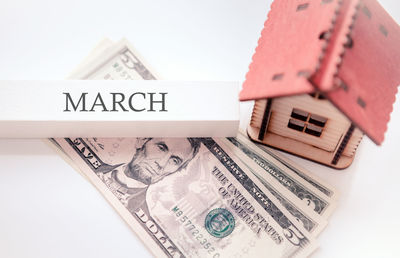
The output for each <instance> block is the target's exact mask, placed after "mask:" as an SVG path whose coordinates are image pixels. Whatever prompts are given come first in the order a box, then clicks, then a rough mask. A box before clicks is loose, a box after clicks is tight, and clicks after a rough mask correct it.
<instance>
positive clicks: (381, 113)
mask: <svg viewBox="0 0 400 258" xmlns="http://www.w3.org/2000/svg"><path fill="white" fill-rule="evenodd" d="M337 10H339V12H337ZM399 83H400V27H399V26H398V25H397V24H396V22H395V21H394V20H393V19H392V18H391V17H390V16H389V15H388V14H387V13H386V12H385V10H384V9H383V8H382V7H381V6H380V5H379V3H378V2H377V1H376V0H364V1H357V0H343V1H339V0H308V1H307V2H304V3H299V1H291V0H275V1H274V2H273V4H272V5H271V11H270V12H269V14H268V19H267V21H266V22H265V26H264V29H263V31H262V34H261V38H260V40H259V42H258V47H257V48H256V52H255V54H254V56H253V61H252V63H251V64H250V69H249V72H248V73H247V76H246V81H245V82H244V84H243V90H242V92H241V93H240V99H241V100H251V99H263V98H271V97H278V96H287V95H294V94H304V93H310V92H313V91H316V90H318V91H321V92H323V93H324V95H325V96H326V97H327V98H328V99H330V100H331V102H332V103H333V104H334V105H335V106H336V107H338V108H339V109H340V110H341V111H342V112H343V113H344V114H345V115H347V116H348V117H349V119H350V120H352V121H353V123H355V124H356V125H357V126H358V127H359V128H360V129H361V130H363V131H364V133H366V134H367V135H368V136H369V137H370V138H371V139H372V140H373V141H374V142H376V143H377V144H380V143H382V141H383V137H384V133H385V131H386V125H387V123H388V121H389V119H390V113H391V111H392V105H393V102H394V100H395V94H396V92H397V85H398V84H399Z"/></svg>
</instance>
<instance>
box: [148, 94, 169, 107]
mask: <svg viewBox="0 0 400 258" xmlns="http://www.w3.org/2000/svg"><path fill="white" fill-rule="evenodd" d="M148 94H149V95H150V109H149V110H148V111H147V112H154V111H156V110H154V104H156V103H159V104H161V106H162V108H161V109H160V110H159V112H166V111H168V110H166V109H165V95H167V94H168V93H167V92H160V93H159V94H160V95H161V100H154V94H155V93H152V92H149V93H148Z"/></svg>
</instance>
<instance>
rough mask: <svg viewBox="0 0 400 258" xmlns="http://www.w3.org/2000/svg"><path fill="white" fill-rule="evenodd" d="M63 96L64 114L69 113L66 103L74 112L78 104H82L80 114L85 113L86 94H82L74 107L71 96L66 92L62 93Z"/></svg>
mask: <svg viewBox="0 0 400 258" xmlns="http://www.w3.org/2000/svg"><path fill="white" fill-rule="evenodd" d="M63 94H65V109H64V112H71V110H69V108H68V102H69V103H71V106H72V108H73V109H74V111H76V110H77V109H78V106H79V104H80V103H81V102H82V109H81V110H80V112H87V110H86V95H87V94H88V93H87V92H84V93H82V95H81V97H80V98H79V101H78V104H76V105H75V103H74V101H73V100H72V98H71V95H70V94H69V93H67V92H63Z"/></svg>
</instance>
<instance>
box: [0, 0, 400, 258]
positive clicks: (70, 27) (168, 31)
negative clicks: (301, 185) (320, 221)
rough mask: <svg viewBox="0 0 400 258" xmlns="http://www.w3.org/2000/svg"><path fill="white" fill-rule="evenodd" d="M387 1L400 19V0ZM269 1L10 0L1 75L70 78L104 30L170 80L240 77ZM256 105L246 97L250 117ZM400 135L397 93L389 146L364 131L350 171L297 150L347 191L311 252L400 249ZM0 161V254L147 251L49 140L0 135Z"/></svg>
mask: <svg viewBox="0 0 400 258" xmlns="http://www.w3.org/2000/svg"><path fill="white" fill-rule="evenodd" d="M380 2H381V4H382V5H384V6H385V8H386V9H387V10H388V11H389V12H390V13H391V14H392V16H393V17H394V18H395V19H396V21H397V22H400V10H399V4H398V3H397V2H398V1H395V0H385V1H384V0H381V1H380ZM269 5H270V1H266V0H252V1H245V0H242V1H237V0H203V1H184V0H181V1H176V0H169V1H166V0H165V1H163V0H157V1H156V0H153V1H133V0H131V1H102V2H100V1H98V0H97V1H75V0H69V1H62V2H61V1H54V0H53V1H44V0H36V1H29V0H26V1H20V0H16V1H15V0H14V1H4V0H2V1H1V2H0V37H1V40H0V79H63V78H65V77H66V75H67V74H68V73H69V72H70V71H71V70H72V69H73V68H74V67H75V65H77V64H78V63H79V62H80V61H81V60H82V59H83V57H85V56H86V55H87V54H88V53H89V51H90V50H91V49H92V48H93V47H94V46H95V45H96V43H97V42H98V41H99V40H100V39H102V38H103V37H110V38H111V39H113V40H118V39H120V38H122V37H126V38H128V39H129V40H130V41H131V42H132V43H133V45H134V46H135V47H136V48H137V50H138V51H139V52H140V54H141V55H142V56H144V57H145V58H146V59H147V61H148V63H150V64H151V65H152V66H153V68H154V69H155V70H156V71H157V72H158V73H159V74H160V75H161V76H162V78H164V79H171V80H172V79H175V80H240V81H242V80H243V79H244V76H245V74H246V72H247V68H248V65H249V63H250V60H251V56H252V54H253V51H254V48H255V47H256V44H257V40H258V37H259V35H260V32H261V29H262V27H263V23H264V20H265V18H266V15H267V10H268V9H269ZM399 47H400V46H399ZM0 94H1V93H0ZM398 98H399V95H398ZM250 108H251V104H249V103H247V104H242V115H241V116H242V126H245V125H246V124H247V120H248V118H249V113H250ZM0 112H1V111H0ZM399 144H400V103H399V101H397V102H396V104H395V106H394V112H393V113H392V119H391V122H390V124H389V131H388V132H387V134H386V140H385V142H384V144H383V146H381V147H377V146H375V145H374V144H373V143H372V142H371V141H370V140H369V139H367V138H364V140H363V141H362V143H361V145H360V147H359V149H358V151H357V155H356V158H355V161H354V163H353V165H352V166H351V167H350V168H349V169H346V170H343V171H337V170H332V169H329V168H327V167H323V166H320V165H317V164H314V163H311V162H308V161H305V160H301V159H298V158H295V157H293V156H290V158H292V159H294V160H295V161H298V162H299V163H300V164H301V165H303V166H305V167H307V168H308V169H309V170H311V171H312V172H313V173H314V174H316V175H318V176H319V177H321V178H323V179H325V180H326V181H327V182H329V183H330V184H332V185H333V186H335V187H337V189H338V190H339V191H340V193H341V197H340V200H339V204H338V207H337V210H336V211H335V212H334V214H333V215H332V217H331V218H330V222H329V225H328V226H327V228H326V229H325V231H324V232H322V234H321V235H320V237H319V242H320V248H319V250H318V251H317V252H316V253H314V257H396V256H399V252H398V246H399V244H398V240H399V239H400V237H399V232H400V222H399V220H400V219H399V216H398V214H399V213H400V208H399V203H400V202H399V201H400V185H399V181H400V170H399V168H398V163H399V161H400V155H399V149H398V148H399ZM0 168H1V169H0V257H7V258H8V257H49V258H50V257H51V258H53V257H68V258H69V257H107V258H110V257H149V256H150V253H149V252H148V251H147V250H146V249H145V247H144V246H143V245H142V243H141V242H140V241H139V240H138V238H137V237H136V236H135V234H134V233H133V232H132V231H131V230H130V229H129V228H128V227H127V225H126V224H125V223H124V221H123V220H122V219H121V218H120V217H119V215H118V214H117V213H116V212H115V211H114V210H113V209H112V208H111V206H110V205H108V203H107V202H106V201H105V199H103V197H102V196H101V195H100V194H99V193H98V192H97V190H96V189H95V188H94V187H93V186H92V185H91V184H90V183H88V182H87V181H86V180H85V179H83V178H82V177H81V176H80V175H79V174H78V173H77V172H75V171H74V170H73V169H72V168H71V167H70V166H69V165H68V164H67V163H65V162H64V161H63V160H62V159H61V158H60V157H59V156H58V155H57V154H56V153H55V152H54V151H53V150H52V149H51V148H50V147H48V146H47V145H45V144H44V143H43V142H42V141H40V140H0ZM267 254H268V250H266V251H265V253H264V254H260V256H267Z"/></svg>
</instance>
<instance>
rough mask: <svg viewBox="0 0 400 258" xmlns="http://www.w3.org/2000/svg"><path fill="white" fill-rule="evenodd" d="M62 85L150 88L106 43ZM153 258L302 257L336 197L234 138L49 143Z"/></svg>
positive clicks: (133, 57) (137, 62)
mask: <svg viewBox="0 0 400 258" xmlns="http://www.w3.org/2000/svg"><path fill="white" fill-rule="evenodd" d="M68 79H82V80H155V79H159V77H158V76H157V74H156V73H155V72H154V70H153V69H152V68H151V67H150V66H149V65H148V64H147V63H146V62H145V61H144V59H143V58H142V57H141V56H140V55H139V54H138V53H137V51H136V50H135V49H134V48H133V47H132V46H131V44H129V43H128V42H127V41H126V40H122V41H120V42H118V43H113V42H111V41H110V40H103V41H102V42H101V43H100V44H99V45H98V46H97V47H96V48H95V49H94V50H93V51H92V52H91V53H90V55H89V56H88V57H87V58H86V59H85V60H84V61H82V63H81V64H80V65H79V66H78V67H77V69H76V70H75V71H73V72H72V73H71V75H70V76H69V77H68ZM49 142H50V143H51V144H52V146H55V147H56V150H57V151H58V152H59V153H60V155H62V156H63V157H64V158H65V160H66V161H67V162H69V163H70V164H71V166H73V167H74V168H75V169H76V170H77V171H79V172H80V173H81V174H82V175H83V176H84V177H85V178H86V179H87V180H89V181H90V182H91V183H92V184H93V185H94V186H95V187H96V188H97V189H98V190H99V191H100V192H101V193H102V195H103V196H104V197H105V198H106V199H107V201H108V202H109V203H110V204H111V205H112V206H113V207H114V208H115V209H116V211H117V212H118V213H119V214H120V216H121V217H122V218H123V219H124V220H125V221H126V222H127V224H128V225H129V226H130V227H131V228H132V230H133V231H135V232H136V234H137V236H138V237H139V238H140V239H141V240H142V241H143V243H144V245H146V246H147V247H148V249H149V250H150V251H151V252H152V253H153V254H154V255H155V256H156V257H307V256H309V255H310V254H312V253H313V251H314V250H315V249H316V248H317V246H318V245H317V242H316V237H317V236H318V234H319V233H320V232H321V231H322V230H323V229H324V227H325V226H326V224H327V219H328V217H329V216H330V214H331V213H332V211H333V210H334V208H335V205H336V199H337V192H336V191H335V190H334V189H333V188H332V187H330V186H328V185H327V184H325V183H322V182H321V180H319V179H317V178H315V176H313V175H312V174H310V173H309V172H307V171H306V170H305V169H303V168H301V167H299V166H298V165H296V164H294V163H293V162H291V161H290V160H287V159H286V158H284V157H282V156H281V155H280V154H279V153H277V152H276V151H273V150H271V149H269V148H267V147H264V146H259V145H256V144H254V143H253V142H251V141H250V140H249V139H248V137H247V136H246V135H245V133H243V132H239V133H238V135H237V137H235V138H114V139H112V138H107V139H101V138H75V139H69V138H66V139H49Z"/></svg>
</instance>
